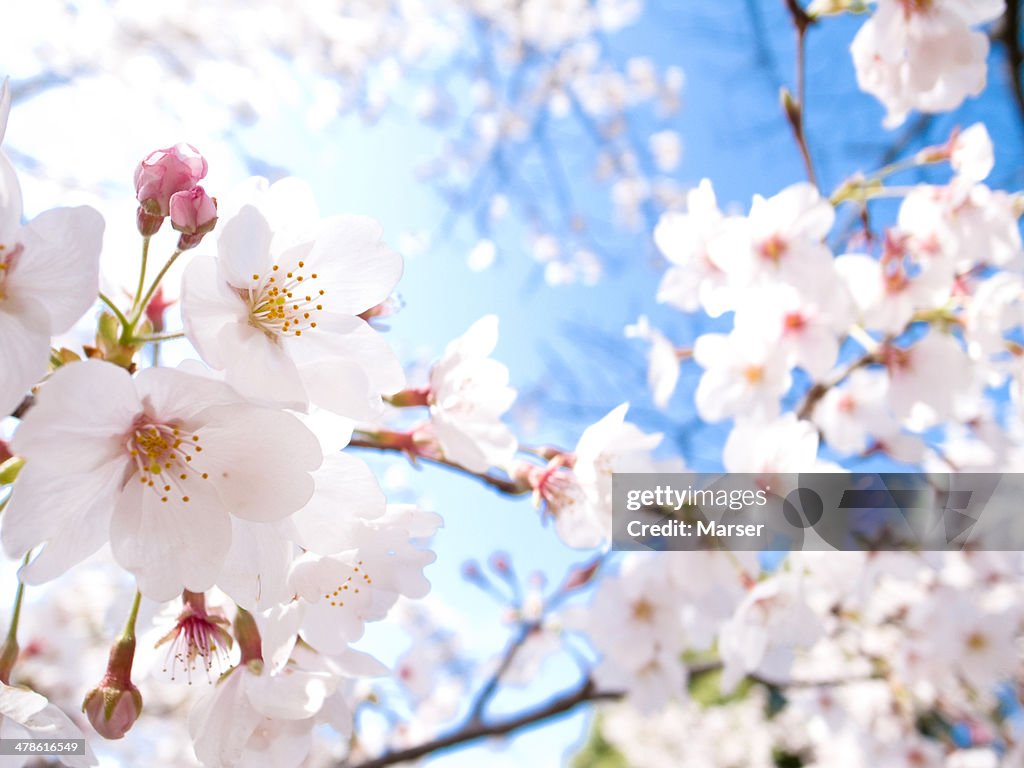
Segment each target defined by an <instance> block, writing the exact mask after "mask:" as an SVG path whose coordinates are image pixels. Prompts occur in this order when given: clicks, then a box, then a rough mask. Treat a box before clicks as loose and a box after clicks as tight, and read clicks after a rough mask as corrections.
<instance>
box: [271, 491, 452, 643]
mask: <svg viewBox="0 0 1024 768" xmlns="http://www.w3.org/2000/svg"><path fill="white" fill-rule="evenodd" d="M440 523H441V518H440V517H438V516H437V515H435V514H433V513H432V512H427V511H424V510H420V509H417V508H416V507H410V506H399V505H393V506H390V507H389V508H388V511H387V513H386V514H385V515H383V516H381V517H380V518H376V519H371V520H366V521H364V522H363V524H362V525H361V526H360V528H361V530H359V531H358V532H357V533H355V534H354V535H353V537H352V540H351V542H350V544H349V549H348V550H346V551H345V552H342V553H339V554H337V555H329V556H326V557H321V556H318V555H315V554H313V553H306V554H304V555H302V556H301V557H299V558H298V559H297V560H296V561H295V563H294V564H293V566H292V570H291V574H290V575H289V586H290V587H291V588H292V590H293V592H294V593H295V594H297V595H299V597H300V598H301V602H300V610H301V614H300V616H301V628H302V636H303V638H304V639H305V640H306V642H308V643H309V644H310V645H312V646H313V647H314V648H316V649H317V650H318V651H320V652H322V653H327V654H334V653H341V652H343V651H344V650H345V649H346V648H347V646H348V643H350V642H355V641H356V640H358V639H359V638H360V637H362V635H363V631H364V627H365V624H366V622H369V621H379V620H380V619H383V618H384V616H385V615H386V614H387V612H388V610H389V609H390V608H391V607H392V606H393V605H394V604H395V602H396V601H397V600H398V598H399V596H400V595H405V596H406V597H423V596H424V595H426V594H427V592H428V591H429V590H430V582H429V581H427V579H426V577H425V576H424V575H423V568H424V567H425V566H427V565H429V564H430V563H432V562H433V561H434V559H435V555H434V553H433V552H431V551H429V550H426V549H422V548H420V547H417V546H415V545H414V544H413V543H412V541H411V539H420V538H426V537H429V536H432V535H433V534H434V532H435V531H436V530H437V528H438V526H439V525H440Z"/></svg>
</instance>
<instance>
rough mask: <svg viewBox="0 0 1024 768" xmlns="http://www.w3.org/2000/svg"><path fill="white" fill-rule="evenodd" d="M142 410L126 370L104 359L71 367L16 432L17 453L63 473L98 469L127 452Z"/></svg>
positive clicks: (58, 374) (48, 386) (41, 394)
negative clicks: (126, 442)
mask: <svg viewBox="0 0 1024 768" xmlns="http://www.w3.org/2000/svg"><path fill="white" fill-rule="evenodd" d="M141 410H142V405H141V403H139V400H138V397H137V396H136V394H135V387H134V386H133V385H132V378H131V376H129V375H128V372H127V371H125V370H124V369H123V368H118V367H117V366H116V365H113V364H111V363H107V362H102V361H100V360H85V361H82V362H79V363H69V364H67V365H65V366H62V367H61V368H59V369H58V370H57V372H56V373H54V374H53V376H51V377H50V379H49V380H48V381H47V382H46V384H45V386H43V387H42V388H41V390H40V392H39V396H38V398H37V400H36V404H35V405H34V406H33V407H32V409H31V410H30V411H29V412H28V413H27V414H26V415H25V418H24V419H23V420H22V423H21V426H20V427H19V428H18V431H17V432H15V433H14V438H13V439H12V440H11V447H12V448H13V450H14V452H15V453H17V454H20V455H22V456H24V457H25V458H26V459H27V460H29V461H32V460H34V459H37V458H38V459H39V460H40V461H45V462H48V463H51V464H55V465H56V466H59V467H60V470H61V471H62V472H64V473H68V472H75V471H79V470H82V471H84V470H87V469H90V468H94V467H98V466H100V465H101V464H104V463H106V462H108V461H111V460H113V459H114V457H116V456H118V455H120V454H122V453H123V452H124V449H125V446H124V438H123V436H124V435H126V434H127V433H128V431H129V430H130V429H131V427H132V423H133V422H134V420H135V417H136V416H137V415H138V414H139V413H140V412H141Z"/></svg>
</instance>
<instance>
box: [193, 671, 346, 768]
mask: <svg viewBox="0 0 1024 768" xmlns="http://www.w3.org/2000/svg"><path fill="white" fill-rule="evenodd" d="M336 685H337V682H336V679H335V678H334V677H333V676H331V675H330V674H328V673H326V672H319V671H306V670H302V669H299V668H297V667H295V666H287V667H285V668H283V669H281V670H280V671H278V672H276V673H275V672H271V670H270V669H268V668H267V667H266V666H265V665H264V663H263V662H262V661H260V660H251V661H248V662H246V663H243V664H240V665H239V666H238V667H235V668H234V669H232V670H230V671H229V672H228V673H227V674H226V675H225V676H224V677H222V678H221V679H220V680H219V681H218V682H217V685H216V687H215V688H214V689H213V690H212V691H210V692H209V693H208V694H207V695H206V696H204V697H203V698H202V699H200V700H199V702H198V703H197V704H196V706H195V707H194V709H193V710H192V713H191V715H190V716H189V733H190V734H191V735H192V741H193V747H194V748H195V752H196V757H198V758H199V761H200V762H201V763H202V764H203V765H204V766H208V768H230V767H231V766H236V765H242V766H267V768H270V766H298V765H301V764H302V762H303V761H304V760H305V758H306V755H307V754H308V753H309V749H310V746H311V733H312V730H313V727H314V726H315V725H316V721H315V720H314V715H316V714H317V713H318V712H319V711H320V709H321V708H322V707H323V705H324V701H325V699H326V698H327V696H328V695H330V694H331V693H333V692H334V688H335V686H336Z"/></svg>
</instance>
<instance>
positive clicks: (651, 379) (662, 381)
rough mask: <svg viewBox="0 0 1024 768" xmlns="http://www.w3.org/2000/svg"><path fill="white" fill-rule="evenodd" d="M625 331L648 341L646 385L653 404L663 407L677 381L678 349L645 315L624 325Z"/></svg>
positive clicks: (627, 334) (628, 336) (670, 396)
mask: <svg viewBox="0 0 1024 768" xmlns="http://www.w3.org/2000/svg"><path fill="white" fill-rule="evenodd" d="M625 331H626V338H630V339H643V340H644V341H648V342H650V344H651V351H650V353H649V355H648V358H647V360H648V363H647V386H648V387H649V388H650V390H651V394H652V396H653V399H654V404H655V405H656V406H658V407H659V408H665V407H666V406H667V405H668V401H669V400H670V399H671V398H672V393H673V392H675V389H676V383H677V382H678V381H679V351H678V350H677V349H676V346H675V344H673V343H672V342H671V341H669V339H668V337H667V336H665V334H663V333H662V332H661V331H659V330H658V329H657V328H653V327H652V326H651V323H650V320H648V319H647V316H646V315H641V316H640V317H638V318H637V321H636V323H634V324H633V325H628V326H626V329H625Z"/></svg>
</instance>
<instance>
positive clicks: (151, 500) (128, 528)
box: [110, 477, 231, 602]
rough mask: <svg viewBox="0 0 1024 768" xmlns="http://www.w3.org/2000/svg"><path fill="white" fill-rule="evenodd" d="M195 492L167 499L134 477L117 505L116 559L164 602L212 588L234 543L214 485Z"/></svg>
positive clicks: (146, 591)
mask: <svg viewBox="0 0 1024 768" xmlns="http://www.w3.org/2000/svg"><path fill="white" fill-rule="evenodd" d="M189 494H190V495H189V501H188V502H182V500H181V497H180V496H179V495H177V493H176V492H174V491H172V492H170V493H168V494H167V498H168V501H167V502H162V501H161V500H160V499H161V498H162V496H161V495H160V494H159V493H158V492H157V491H156V490H155V489H153V488H148V487H146V486H145V485H143V484H142V483H140V482H139V480H138V478H135V477H133V478H131V479H130V480H129V481H128V485H127V486H125V489H124V491H123V492H122V494H121V497H120V499H119V500H118V503H117V506H116V508H115V509H114V517H113V520H112V521H111V525H110V544H111V548H112V549H113V552H114V558H115V559H116V560H117V562H118V563H120V564H121V567H123V568H124V569H125V570H128V571H131V572H132V573H133V574H135V578H136V580H137V582H138V587H139V591H140V592H142V594H144V595H145V596H146V597H148V598H150V599H153V600H157V601H159V602H166V601H167V600H171V599H173V598H174V597H175V595H177V594H179V593H180V592H181V591H182V590H183V589H189V590H191V591H193V592H205V591H206V590H207V589H209V588H210V587H212V586H213V584H214V582H215V581H216V579H217V575H218V574H219V573H220V569H221V566H222V565H223V563H224V558H225V556H226V555H227V552H228V549H229V547H230V546H231V520H230V519H229V517H228V515H227V513H226V512H225V511H224V509H223V507H222V506H221V504H220V501H219V499H218V498H217V494H216V491H215V489H214V488H213V486H212V484H206V483H196V484H194V485H193V486H192V487H190V488H189Z"/></svg>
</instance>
